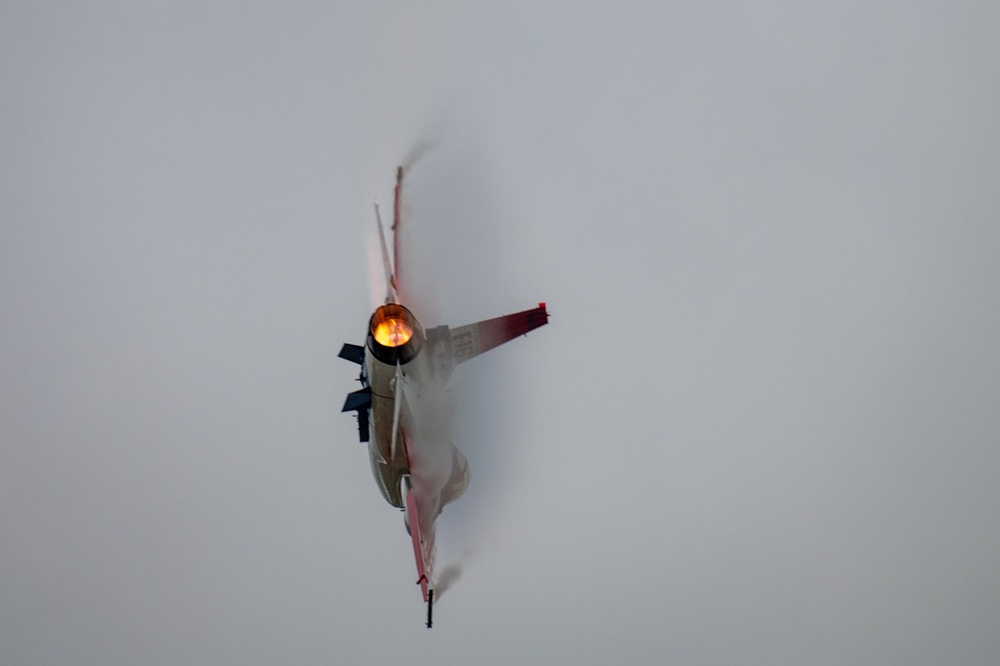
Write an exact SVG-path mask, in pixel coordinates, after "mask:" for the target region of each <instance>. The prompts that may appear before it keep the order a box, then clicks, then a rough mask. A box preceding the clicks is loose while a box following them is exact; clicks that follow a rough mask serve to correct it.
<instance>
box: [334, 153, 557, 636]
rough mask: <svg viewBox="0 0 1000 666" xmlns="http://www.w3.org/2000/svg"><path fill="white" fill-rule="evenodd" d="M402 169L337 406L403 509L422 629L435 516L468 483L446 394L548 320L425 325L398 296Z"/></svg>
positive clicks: (541, 315)
mask: <svg viewBox="0 0 1000 666" xmlns="http://www.w3.org/2000/svg"><path fill="white" fill-rule="evenodd" d="M402 186H403V167H399V168H398V169H397V170H396V189H395V201H394V205H393V222H392V232H393V257H392V260H390V258H389V250H388V247H387V246H386V242H385V234H384V231H383V228H382V220H381V217H380V215H379V210H378V206H376V207H375V216H376V221H377V222H378V228H379V239H380V242H381V248H382V264H383V268H384V271H385V279H386V298H385V303H384V304H383V305H381V306H380V307H379V308H378V309H376V310H375V312H374V314H372V316H371V319H370V320H369V321H368V332H367V339H366V340H365V344H364V346H361V345H352V344H345V345H344V346H343V348H342V349H341V350H340V357H341V358H344V359H346V360H348V361H351V362H353V363H357V364H358V365H360V366H361V373H360V377H359V380H360V382H361V389H360V390H357V391H354V392H353V393H349V394H348V396H347V400H346V401H345V403H344V408H343V410H342V411H345V412H347V411H354V412H357V415H358V437H359V439H360V440H361V441H362V442H367V443H368V452H369V455H370V457H371V466H372V473H373V474H374V475H375V481H376V483H377V484H378V487H379V490H380V491H381V492H382V496H383V497H385V499H386V501H387V502H389V504H391V505H392V506H394V507H397V508H399V509H402V510H404V511H405V523H406V527H407V529H408V530H409V533H410V537H411V539H412V542H413V555H414V558H415V559H416V564H417V583H418V584H419V585H420V589H421V592H422V593H423V597H424V601H425V602H426V604H427V626H428V627H430V626H431V624H432V611H433V604H434V521H435V519H436V518H437V516H438V514H440V513H441V510H442V509H443V508H444V506H445V505H446V504H448V503H450V502H454V501H455V500H456V499H458V498H459V497H460V496H461V495H462V493H463V492H465V488H466V486H467V485H468V483H469V465H468V463H467V462H466V460H465V456H463V455H462V453H461V452H460V451H459V450H458V449H457V448H456V447H455V445H454V444H453V443H452V442H451V441H450V439H449V438H448V436H447V433H445V432H441V431H440V427H439V424H440V420H439V419H438V418H436V417H435V415H436V414H438V413H439V412H440V409H441V401H442V398H443V395H444V394H443V392H444V390H445V389H446V387H447V385H448V380H449V379H450V377H451V374H452V371H453V370H454V369H455V366H457V365H458V364H459V363H462V362H464V361H467V360H469V359H471V358H473V357H475V356H477V355H479V354H482V353H483V352H486V351H489V350H490V349H493V348H494V347H497V346H499V345H501V344H503V343H504V342H507V341H508V340H511V339H513V338H516V337H518V336H520V335H524V334H526V333H527V332H528V331H532V330H534V329H536V328H538V327H539V326H544V325H545V324H546V323H548V312H547V311H546V309H545V303H539V304H538V307H535V308H532V309H530V310H524V311H523V312H517V313H515V314H511V315H504V316H502V317H496V318H494V319H487V320H484V321H479V322H475V323H473V324H466V325H464V326H459V327H457V328H449V327H447V326H437V327H435V328H432V329H427V330H425V329H423V328H422V327H421V326H420V323H419V322H418V321H417V318H416V317H415V316H414V315H413V313H412V312H411V311H410V310H409V309H408V308H407V307H406V306H405V305H404V304H403V302H402V298H401V297H400V273H399V268H400V267H399V227H400V199H401V196H402Z"/></svg>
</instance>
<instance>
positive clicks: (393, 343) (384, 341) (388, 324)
mask: <svg viewBox="0 0 1000 666" xmlns="http://www.w3.org/2000/svg"><path fill="white" fill-rule="evenodd" d="M373 335H374V336H375V341H376V342H378V343H379V344H380V345H383V346H385V347H400V346H402V345H405V344H406V343H407V342H409V341H410V338H412V337H413V327H411V326H410V325H409V324H408V323H406V321H404V320H403V319H399V318H397V317H390V318H388V319H384V320H383V321H380V322H379V323H378V324H377V325H376V326H375V330H374V331H373Z"/></svg>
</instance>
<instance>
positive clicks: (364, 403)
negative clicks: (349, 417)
mask: <svg viewBox="0 0 1000 666" xmlns="http://www.w3.org/2000/svg"><path fill="white" fill-rule="evenodd" d="M371 406H372V390H371V389H370V388H363V389H360V390H358V391H352V392H350V393H348V394H347V400H345V401H344V408H343V409H341V410H340V411H342V412H353V411H360V410H362V409H365V410H367V409H368V408H369V407H371Z"/></svg>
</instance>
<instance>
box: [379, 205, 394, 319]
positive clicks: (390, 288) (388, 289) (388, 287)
mask: <svg viewBox="0 0 1000 666" xmlns="http://www.w3.org/2000/svg"><path fill="white" fill-rule="evenodd" d="M375 221H376V222H377V223H378V240H379V243H380V244H381V246H382V270H383V271H384V272H385V302H386V303H399V291H398V290H397V289H396V277H395V275H393V270H392V264H391V263H390V262H389V248H388V247H386V244H385V229H384V228H383V227H382V215H381V213H379V210H378V203H377V202H376V203H375ZM393 229H395V225H393Z"/></svg>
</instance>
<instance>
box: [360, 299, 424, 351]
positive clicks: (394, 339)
mask: <svg viewBox="0 0 1000 666" xmlns="http://www.w3.org/2000/svg"><path fill="white" fill-rule="evenodd" d="M423 343H424V332H423V329H421V328H420V324H419V323H418V322H417V318H416V317H414V316H413V313H412V312H410V311H409V310H408V309H406V308H405V307H403V306H402V305H399V304H398V303H387V304H386V305H383V306H381V307H380V308H379V309H377V310H376V311H375V314H373V315H372V318H371V321H369V322H368V348H369V349H370V350H371V352H372V355H373V356H375V358H376V359H378V360H379V361H381V362H382V363H387V364H389V365H396V363H400V364H405V363H409V362H410V361H412V360H413V359H414V358H415V357H416V356H417V354H419V353H420V349H421V348H422V347H423Z"/></svg>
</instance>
